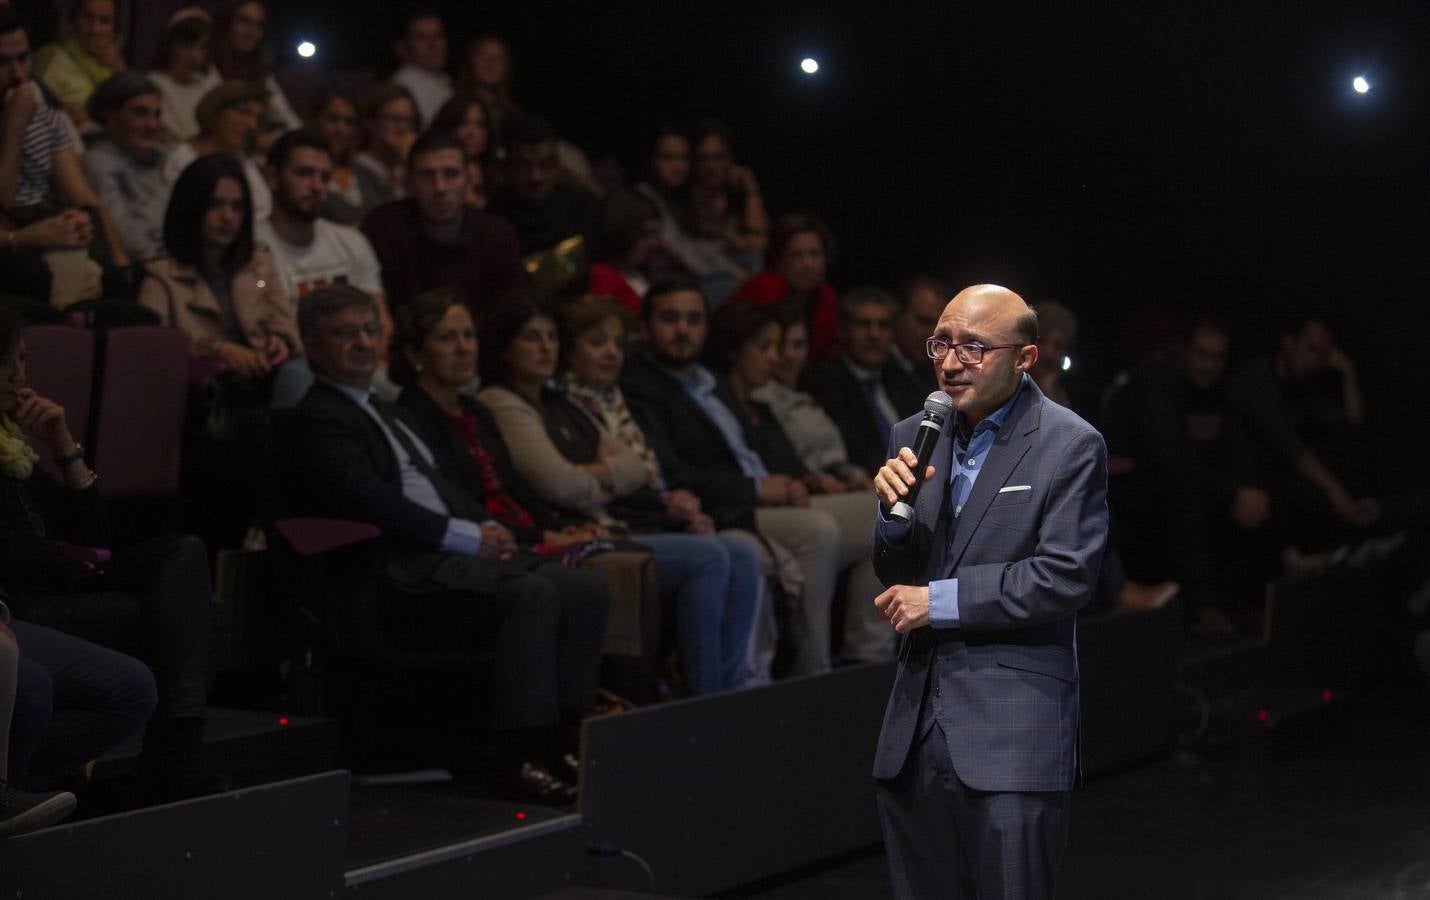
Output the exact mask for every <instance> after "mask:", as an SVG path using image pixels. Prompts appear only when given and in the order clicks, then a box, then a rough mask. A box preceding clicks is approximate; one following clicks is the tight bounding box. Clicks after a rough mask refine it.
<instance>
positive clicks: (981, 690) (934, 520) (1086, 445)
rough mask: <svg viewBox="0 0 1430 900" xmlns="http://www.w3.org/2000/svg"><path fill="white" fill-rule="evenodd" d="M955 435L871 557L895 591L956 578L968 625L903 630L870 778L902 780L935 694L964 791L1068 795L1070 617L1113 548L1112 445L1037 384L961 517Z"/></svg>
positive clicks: (910, 436)
mask: <svg viewBox="0 0 1430 900" xmlns="http://www.w3.org/2000/svg"><path fill="white" fill-rule="evenodd" d="M921 418H922V416H921V415H920V416H914V417H911V418H908V419H905V420H904V421H902V422H900V423H899V424H898V425H896V426H895V427H894V431H893V433H892V435H891V440H890V443H891V444H892V448H891V449H890V456H891V457H892V455H893V454H894V452H896V450H897V448H899V447H908V446H912V445H913V442H914V435H915V432H916V430H917V428H918V425H919V421H920V420H921ZM951 432H952V429H951V428H949V429H946V430H945V432H944V435H943V436H942V437H941V438H940V439H939V443H938V447H937V449H936V450H935V453H934V460H935V463H934V466H935V470H936V471H935V475H934V477H933V479H932V480H931V481H929V482H928V483H927V484H925V485H924V486H923V487H922V488H921V489H920V491H919V496H918V501H917V502H916V503H915V505H914V522H913V528H912V529H911V531H910V533H909V535H908V536H907V537H906V538H905V539H904V540H903V541H902V542H901V543H899V544H893V543H890V542H888V541H886V540H884V539H883V537H882V535H881V534H880V533H879V532H878V531H877V530H876V532H875V536H874V565H875V569H876V571H877V572H878V573H879V577H880V579H881V580H882V581H883V582H884V584H885V585H886V586H891V585H895V584H914V585H924V584H928V583H929V582H930V581H935V580H940V579H945V578H950V577H956V578H958V605H959V619H960V626H959V627H958V628H954V629H934V628H921V629H919V630H917V631H915V632H912V633H910V634H909V635H906V636H905V637H904V640H903V643H902V644H901V646H900V649H899V667H898V674H897V677H896V678H895V681H894V688H893V692H892V694H891V695H890V697H889V705H888V708H887V709H886V710H885V713H884V725H883V729H882V730H881V732H880V734H879V746H878V751H877V754H876V756H875V760H874V775H875V777H877V778H886V779H887V778H893V777H895V776H896V775H898V774H899V772H900V770H901V769H902V768H903V766H904V761H905V759H906V758H907V757H908V755H909V749H910V747H911V746H912V745H913V743H914V739H915V737H916V735H915V733H914V732H915V728H916V725H917V722H918V718H919V711H920V708H921V706H922V704H923V703H925V702H927V703H928V704H929V705H930V707H931V708H930V710H929V712H930V713H931V714H932V715H933V716H935V717H936V718H937V721H938V723H939V724H940V725H942V726H943V730H944V733H945V734H946V735H947V737H948V753H949V757H950V759H951V760H952V761H953V765H954V770H955V771H956V772H957V773H958V776H959V778H960V779H961V780H962V781H963V782H964V783H965V784H967V785H968V786H969V787H971V788H974V789H975V790H984V791H1066V790H1071V789H1072V786H1073V782H1074V780H1075V778H1076V775H1077V771H1078V763H1077V746H1078V666H1077V640H1076V632H1075V625H1076V621H1077V611H1078V609H1079V608H1081V607H1082V606H1083V605H1084V604H1085V603H1087V601H1088V599H1089V597H1090V596H1091V592H1092V588H1093V585H1094V584H1095V582H1096V580H1097V573H1098V568H1099V567H1100V565H1101V562H1102V553H1103V548H1104V546H1105V544H1106V542H1107V523H1108V515H1107V449H1106V446H1105V445H1104V443H1103V440H1102V436H1101V435H1099V434H1098V433H1097V431H1096V429H1094V428H1093V427H1092V426H1091V425H1089V424H1087V423H1086V422H1084V421H1083V420H1082V419H1080V418H1078V416H1076V415H1075V414H1073V413H1072V412H1070V411H1069V410H1067V409H1064V408H1063V407H1061V406H1058V405H1057V404H1055V403H1053V402H1052V401H1050V400H1047V399H1046V398H1045V397H1044V396H1043V393H1042V392H1041V391H1039V390H1038V388H1037V386H1036V385H1035V384H1033V383H1032V380H1031V379H1028V383H1027V384H1025V386H1024V388H1023V392H1022V394H1021V396H1020V397H1019V399H1018V401H1017V403H1016V404H1015V405H1014V407H1013V410H1012V412H1011V414H1010V415H1009V417H1008V419H1007V421H1006V422H1004V424H1003V427H1002V428H1001V429H1000V430H999V433H998V437H997V439H996V441H995V442H994V445H993V449H992V450H990V451H989V453H988V457H987V460H986V462H985V464H984V468H983V471H982V473H981V474H980V475H979V476H978V480H977V482H976V483H975V484H974V488H973V492H972V493H971V494H970V495H969V497H968V500H967V502H966V503H965V504H964V509H963V513H962V515H961V516H959V518H958V520H957V521H956V522H955V521H953V519H952V516H951V515H950V510H949V509H948V508H947V507H948V477H949V473H948V460H949V459H950V456H951V454H950V450H951V448H950V446H949V442H950V441H951V440H952V439H953V438H952V435H951ZM1005 488H1018V489H1017V490H1004V489H1005ZM1023 488H1026V489H1023Z"/></svg>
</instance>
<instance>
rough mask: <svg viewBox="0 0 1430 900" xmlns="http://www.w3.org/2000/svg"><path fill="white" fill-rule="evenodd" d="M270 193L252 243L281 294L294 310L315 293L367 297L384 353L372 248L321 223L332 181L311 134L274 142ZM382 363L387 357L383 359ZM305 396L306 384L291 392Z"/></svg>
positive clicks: (324, 153)
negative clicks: (268, 210)
mask: <svg viewBox="0 0 1430 900" xmlns="http://www.w3.org/2000/svg"><path fill="white" fill-rule="evenodd" d="M264 175H265V177H266V178H267V180H268V187H269V188H270V189H271V190H272V192H273V212H272V214H271V215H270V216H269V217H268V219H267V220H265V221H260V222H257V223H256V224H255V226H254V231H253V236H254V239H255V240H257V241H258V242H260V243H263V244H267V245H268V249H269V250H271V251H272V253H273V260H274V262H275V263H277V266H278V273H279V275H280V276H282V278H283V291H284V293H285V294H287V295H288V299H289V300H291V301H292V302H293V308H294V309H297V308H298V301H300V300H301V299H303V298H304V297H306V296H307V295H308V294H311V293H312V292H313V291H316V290H318V289H319V288H325V287H329V286H331V285H334V284H348V285H352V286H353V287H355V288H357V289H359V290H361V291H363V292H364V293H366V294H369V295H371V297H372V298H373V300H374V301H375V302H376V303H377V308H378V313H379V315H380V316H381V320H382V325H383V335H382V340H381V342H380V343H379V346H380V347H383V348H386V347H387V340H388V338H389V337H390V336H391V334H392V317H391V316H390V315H388V311H387V298H386V297H385V296H384V295H383V292H382V268H381V266H380V265H379V264H378V261H377V255H376V254H375V253H373V252H372V245H371V244H370V243H368V240H367V237H366V236H364V235H363V233H362V232H361V231H358V230H357V229H356V228H353V227H351V226H348V225H339V224H337V223H336V222H333V221H331V220H329V219H324V218H320V217H319V215H318V212H319V210H321V209H322V208H323V204H324V203H326V202H327V200H328V185H329V183H330V182H331V181H332V177H333V158H332V154H331V153H330V152H329V150H328V143H327V141H326V140H325V139H324V138H323V136H322V135H321V134H319V133H318V132H316V131H313V130H311V129H305V128H300V129H298V130H297V131H290V132H288V133H287V134H285V135H283V136H282V137H280V138H279V139H278V140H277V141H275V142H274V144H273V146H272V147H271V148H270V149H269V151H268V165H267V166H266V167H265V169H264ZM383 359H384V360H385V359H386V353H385V352H384V353H383ZM300 386H301V387H302V389H304V390H306V388H307V383H303V384H302V385H299V384H297V383H296V382H295V384H294V385H293V387H294V388H295V389H297V388H298V387H300ZM301 396H302V394H301V393H298V394H296V395H294V396H292V397H291V398H290V397H288V395H287V394H286V393H285V396H284V398H281V399H277V400H275V404H276V405H287V403H286V401H287V400H288V399H292V400H293V401H295V402H296V400H297V399H298V397H301Z"/></svg>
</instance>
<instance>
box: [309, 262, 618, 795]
mask: <svg viewBox="0 0 1430 900" xmlns="http://www.w3.org/2000/svg"><path fill="white" fill-rule="evenodd" d="M299 328H300V330H301V332H302V336H303V344H304V347H305V348H306V350H307V352H308V358H309V360H310V361H311V364H312V366H313V371H314V372H315V373H316V375H317V376H318V382H317V383H316V384H315V385H314V386H313V387H312V389H311V390H310V391H309V392H308V395H307V396H306V397H304V399H303V402H302V403H301V404H299V406H298V410H297V422H296V428H295V435H294V438H295V440H294V444H295V446H294V450H295V453H294V459H293V460H292V465H293V468H294V470H293V473H292V474H293V476H294V478H293V484H294V486H295V487H297V488H298V493H299V499H300V502H301V504H302V505H303V506H305V507H306V508H307V509H308V510H309V511H311V512H312V513H315V514H320V515H329V516H340V517H343V518H348V519H355V520H358V521H362V522H369V523H371V524H374V525H376V526H378V527H379V528H381V529H382V532H383V547H382V557H381V559H380V563H379V564H380V570H381V577H382V582H383V586H384V588H385V591H384V593H385V596H384V597H381V598H379V605H380V607H381V606H385V609H386V612H387V615H385V616H381V619H382V621H383V622H384V626H385V627H389V628H392V629H394V630H400V631H401V633H402V634H405V635H408V636H409V640H410V641H412V642H421V643H425V644H427V645H428V646H429V647H431V646H438V645H441V644H443V643H444V642H447V643H448V644H449V645H450V642H451V641H453V640H456V641H460V642H465V643H468V644H492V643H494V644H495V651H496V663H495V665H496V672H495V676H494V678H493V687H494V692H495V695H496V696H495V700H494V703H493V711H492V718H493V726H494V727H495V728H496V729H497V731H498V732H499V734H500V735H501V737H502V740H503V750H504V751H505V753H506V758H507V759H506V761H507V763H508V765H509V767H510V768H509V770H508V771H507V772H506V773H505V774H506V775H507V776H509V778H510V779H511V780H510V783H509V785H508V787H509V790H510V791H511V793H512V794H513V795H514V796H517V797H521V798H525V799H531V800H537V801H544V802H560V801H564V800H569V799H570V798H571V797H572V796H573V795H574V787H573V784H572V780H574V777H575V772H574V771H573V769H574V766H573V764H572V760H571V759H570V758H569V756H570V751H571V750H572V749H573V748H571V747H570V746H567V745H563V743H562V741H563V734H565V732H563V730H562V729H561V728H560V725H561V723H562V722H563V721H564V722H566V723H568V724H573V723H574V722H575V721H577V719H578V718H579V716H580V714H581V712H582V711H584V710H585V709H586V708H588V707H589V706H590V705H591V703H592V701H593V699H594V695H595V687H596V674H597V667H598V664H599V662H600V654H601V641H602V637H603V635H604V633H605V625H606V608H607V605H608V597H607V594H606V591H605V589H604V587H602V585H601V584H600V583H599V582H598V581H596V580H595V579H594V578H592V577H591V576H589V575H587V574H586V573H583V572H580V571H578V570H574V569H567V568H562V567H560V566H557V565H552V564H550V563H547V562H546V561H544V560H542V559H540V558H538V557H535V556H532V555H530V554H526V553H522V552H520V551H519V550H518V548H517V542H516V538H515V537H514V536H513V535H512V533H511V531H509V530H508V529H507V528H506V527H505V526H503V525H501V524H500V523H498V522H496V521H495V520H493V519H491V518H490V517H489V515H488V513H487V511H486V509H485V508H484V506H483V505H482V504H481V503H480V502H479V501H478V500H477V498H475V497H474V496H472V494H471V493H470V492H468V491H466V490H464V489H461V488H459V487H457V486H455V485H454V484H453V483H452V482H451V481H450V480H448V479H447V478H445V477H444V476H443V475H442V474H441V473H440V472H439V471H438V470H437V468H436V466H435V457H434V455H433V453H432V451H431V450H430V449H429V448H428V447H427V446H426V445H425V444H424V443H423V442H422V441H421V439H420V438H419V437H418V436H417V434H416V432H415V430H414V429H413V428H412V427H411V426H409V425H408V424H406V423H405V422H404V421H403V414H402V413H401V412H400V411H399V410H398V408H396V407H395V406H393V405H392V404H389V403H387V402H385V401H383V400H381V399H379V398H377V397H374V396H372V395H371V394H370V393H369V390H368V387H369V384H370V383H371V380H372V376H373V372H374V371H375V369H376V367H377V357H378V344H379V338H380V336H381V333H382V329H381V326H380V324H379V322H378V311H377V306H376V304H375V303H374V302H373V300H372V297H371V296H370V295H368V294H366V293H364V292H362V291H359V290H358V289H356V288H353V287H350V286H348V285H335V286H332V287H328V288H323V289H321V290H318V291H315V292H313V293H312V294H309V295H308V296H307V297H305V298H303V302H302V304H301V305H300V307H299Z"/></svg>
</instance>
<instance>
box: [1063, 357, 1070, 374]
mask: <svg viewBox="0 0 1430 900" xmlns="http://www.w3.org/2000/svg"><path fill="white" fill-rule="evenodd" d="M1061 368H1062V370H1063V371H1064V372H1066V371H1068V370H1069V369H1071V368H1072V357H1071V356H1064V357H1063V361H1062V364H1061Z"/></svg>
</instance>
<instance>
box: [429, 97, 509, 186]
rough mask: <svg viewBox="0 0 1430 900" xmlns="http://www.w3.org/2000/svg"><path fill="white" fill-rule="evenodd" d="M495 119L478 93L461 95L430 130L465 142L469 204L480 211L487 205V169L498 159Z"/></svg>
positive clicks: (446, 105) (444, 108)
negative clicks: (493, 129)
mask: <svg viewBox="0 0 1430 900" xmlns="http://www.w3.org/2000/svg"><path fill="white" fill-rule="evenodd" d="M490 121H491V117H490V116H489V115H488V113H487V105H486V103H485V102H483V101H482V99H481V98H480V97H478V96H476V95H475V94H458V95H456V96H455V97H453V98H452V99H451V100H448V101H447V102H446V103H444V104H442V108H441V109H439V110H437V116H436V118H434V119H433V120H432V124H431V126H429V127H430V130H432V131H442V132H446V133H447V134H451V135H454V136H455V137H456V138H457V140H459V141H461V142H462V153H463V155H465V156H466V158H467V203H469V204H470V205H472V206H475V207H476V208H477V209H486V206H487V170H488V169H489V168H490V167H491V166H492V162H493V160H495V158H496V154H495V152H494V151H495V149H496V148H495V145H493V144H492V141H491V128H490V126H489V124H488V123H489V122H490Z"/></svg>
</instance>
